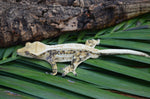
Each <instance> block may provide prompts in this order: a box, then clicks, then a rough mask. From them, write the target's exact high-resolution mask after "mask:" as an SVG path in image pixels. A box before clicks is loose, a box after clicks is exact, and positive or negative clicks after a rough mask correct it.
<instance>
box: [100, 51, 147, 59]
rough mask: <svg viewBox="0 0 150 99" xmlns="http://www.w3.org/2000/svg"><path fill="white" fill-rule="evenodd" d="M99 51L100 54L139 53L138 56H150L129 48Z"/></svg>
mask: <svg viewBox="0 0 150 99" xmlns="http://www.w3.org/2000/svg"><path fill="white" fill-rule="evenodd" d="M99 53H100V55H117V54H131V55H138V56H144V57H149V58H150V56H149V55H148V54H146V53H143V52H140V51H134V50H128V49H104V50H99Z"/></svg>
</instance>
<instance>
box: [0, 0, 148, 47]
mask: <svg viewBox="0 0 150 99" xmlns="http://www.w3.org/2000/svg"><path fill="white" fill-rule="evenodd" d="M147 12H150V0H0V47H7V46H11V45H15V44H19V43H22V42H27V41H35V40H42V39H45V38H50V37H55V36H58V35H60V34H62V33H64V32H68V31H80V30H87V29H102V28H105V27H108V26H112V25H115V24H117V23H120V22H122V21H124V20H127V19H130V18H133V17H136V16H138V15H141V14H144V13H147Z"/></svg>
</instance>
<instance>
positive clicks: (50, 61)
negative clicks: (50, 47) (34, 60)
mask: <svg viewBox="0 0 150 99" xmlns="http://www.w3.org/2000/svg"><path fill="white" fill-rule="evenodd" d="M46 61H47V62H49V63H50V64H51V66H52V73H51V75H56V74H57V64H56V62H55V60H54V56H48V57H47V58H46Z"/></svg>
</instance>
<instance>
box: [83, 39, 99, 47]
mask: <svg viewBox="0 0 150 99" xmlns="http://www.w3.org/2000/svg"><path fill="white" fill-rule="evenodd" d="M99 43H100V39H98V40H94V39H92V40H86V43H85V45H87V46H90V47H93V48H94V47H95V46H96V45H98V44H99Z"/></svg>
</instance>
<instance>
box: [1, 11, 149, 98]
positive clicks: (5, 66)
mask: <svg viewBox="0 0 150 99" xmlns="http://www.w3.org/2000/svg"><path fill="white" fill-rule="evenodd" d="M149 18H150V15H149V14H145V15H143V16H140V17H137V18H134V19H131V20H129V21H126V22H122V23H121V24H118V25H116V26H114V27H110V28H106V29H103V30H99V31H82V32H80V33H79V34H78V35H76V33H72V34H65V35H62V36H60V37H58V38H55V39H47V40H43V41H42V42H43V43H45V44H60V43H70V42H71V43H72V42H74V43H85V41H86V40H87V39H101V44H100V45H98V46H97V47H96V48H97V49H109V48H126V49H134V50H139V51H143V52H146V53H148V54H150V22H149ZM22 46H23V45H18V46H13V47H10V48H0V87H1V88H0V98H2V99H40V98H44V99H50V98H56V99H63V98H64V99H66V98H68V99H80V98H81V99H82V98H86V99H87V98H100V99H103V98H104V99H128V98H130V97H127V96H123V95H120V94H117V93H113V92H111V91H110V90H115V91H119V92H123V93H128V94H131V95H137V96H140V97H146V98H150V95H149V93H150V73H149V72H147V71H149V69H150V59H149V58H145V57H140V56H133V55H115V56H105V57H103V56H102V57H100V58H98V59H89V60H87V61H85V62H84V63H82V64H81V65H80V66H79V68H78V69H77V73H78V76H77V77H75V76H74V75H73V74H71V73H70V74H68V75H67V76H66V77H65V78H62V77H61V73H62V70H61V68H64V67H65V66H66V65H68V63H59V64H58V72H59V73H58V75H57V76H52V75H49V74H47V72H50V71H51V67H50V65H49V64H48V63H47V62H45V61H41V60H40V61H39V60H36V59H28V58H23V57H20V56H17V53H16V50H17V49H18V48H20V47H22ZM130 63H132V64H130Z"/></svg>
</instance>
